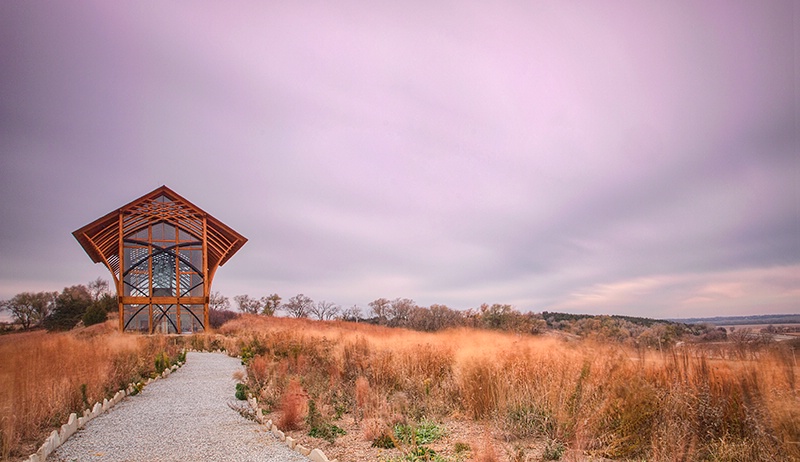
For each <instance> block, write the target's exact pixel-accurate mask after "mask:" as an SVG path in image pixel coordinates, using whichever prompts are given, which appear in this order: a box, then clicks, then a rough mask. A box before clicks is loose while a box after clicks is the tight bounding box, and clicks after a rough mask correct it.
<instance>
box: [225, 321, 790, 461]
mask: <svg viewBox="0 0 800 462" xmlns="http://www.w3.org/2000/svg"><path fill="white" fill-rule="evenodd" d="M221 333H222V334H223V335H225V336H226V337H225V340H224V343H225V344H226V347H227V348H228V349H229V350H230V351H231V352H233V353H237V352H242V351H245V352H247V354H248V355H249V356H252V359H251V360H250V361H249V363H248V380H249V385H250V388H251V390H252V391H255V392H256V393H258V394H260V397H261V401H262V402H265V403H267V404H270V403H271V404H273V405H274V407H275V409H277V410H279V409H280V404H281V403H280V398H281V397H282V396H286V393H287V389H288V387H289V384H290V383H295V384H297V383H301V384H302V386H303V389H304V392H305V393H307V394H308V396H309V397H310V398H311V399H314V400H315V402H316V403H317V404H318V406H319V407H320V408H321V410H322V412H323V414H326V415H327V416H329V417H330V416H333V415H334V413H339V414H341V412H343V411H344V412H348V413H354V414H355V415H354V417H355V419H356V421H359V420H360V421H362V422H363V426H364V433H365V434H369V435H375V431H374V429H375V421H376V420H378V421H381V422H383V423H384V424H386V425H391V424H393V423H398V422H403V421H408V420H413V421H419V420H421V419H424V418H434V419H436V418H444V417H447V418H461V419H472V420H477V421H481V422H484V423H486V424H487V425H489V426H490V427H492V428H493V429H494V430H495V434H501V435H503V436H504V437H505V438H506V439H516V438H518V439H525V438H535V439H540V440H542V441H545V442H547V444H548V445H551V446H552V447H563V448H564V450H565V454H564V457H565V458H567V459H570V458H572V459H579V458H581V457H584V456H585V455H587V454H589V455H595V456H601V457H608V458H613V459H635V460H641V459H646V460H652V461H678V460H719V461H723V460H725V461H739V460H740V461H762V460H763V461H767V460H770V461H773V460H800V444H798V442H800V400H799V397H798V390H797V366H796V363H795V360H794V358H793V356H792V352H791V351H790V350H788V349H786V348H782V347H780V346H776V345H773V346H771V347H764V348H763V349H761V350H760V351H758V352H757V354H756V355H754V356H753V357H752V359H746V360H745V359H730V358H731V357H732V356H731V355H728V356H719V355H717V354H715V355H713V356H712V355H711V354H709V353H708V351H707V350H705V349H704V348H703V347H702V346H685V347H683V348H678V349H672V350H669V351H664V352H658V351H648V350H634V349H630V348H625V347H621V346H619V345H611V344H602V343H592V342H565V341H563V340H559V339H556V338H550V337H535V336H526V335H523V336H520V335H515V334H504V333H500V332H489V331H481V330H472V329H458V330H452V331H445V332H439V333H420V332H412V331H405V330H402V329H388V328H383V327H376V326H369V325H363V324H351V323H343V322H314V321H309V320H293V319H281V318H263V317H255V316H254V317H249V316H248V317H243V318H242V319H239V320H235V321H232V322H229V323H228V324H226V325H225V326H223V328H222V329H221ZM715 348H719V347H718V346H717V347H715ZM719 357H724V358H728V359H718V358H719ZM293 386H294V385H293ZM297 393H298V392H297V390H294V391H292V394H293V395H295V396H296V395H297Z"/></svg>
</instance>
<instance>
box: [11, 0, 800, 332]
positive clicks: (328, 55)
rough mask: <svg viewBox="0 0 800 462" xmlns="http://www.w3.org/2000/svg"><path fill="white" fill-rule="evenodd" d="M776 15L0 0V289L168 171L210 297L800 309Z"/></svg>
mask: <svg viewBox="0 0 800 462" xmlns="http://www.w3.org/2000/svg"><path fill="white" fill-rule="evenodd" d="M796 5H797V4H796V3H795V2H793V1H791V0H788V1H769V0H768V1H763V2H762V1H758V2H757V1H752V2H750V1H742V2H730V1H720V2H708V1H694V0H693V1H687V2H680V1H665V2H639V1H630V2H625V1H604V2H595V1H591V2H589V1H587V2H539V1H511V2H502V1H491V2H487V1H477V2H470V1H452V2H447V1H410V2H408V1H403V2H384V1H375V2H365V1H336V2H330V1H297V2H278V1H253V2H243V1H238V2H216V1H207V2H204V1H192V2H189V1H172V2H164V1H154V2H147V1H135V2H122V1H119V2H107V1H80V2H46V1H22V0H9V1H3V2H0V63H1V64H0V156H1V157H0V177H1V178H2V181H0V198H1V199H2V200H1V201H0V299H5V298H10V297H11V296H13V295H14V294H16V293H18V292H21V291H28V290H60V289H61V288H63V287H64V286H67V285H72V284H77V283H85V282H88V281H89V280H91V279H94V278H96V277H98V276H102V277H105V278H107V279H110V277H109V275H108V272H107V270H106V269H105V267H103V266H102V265H94V264H92V262H91V260H90V259H89V257H88V256H87V255H86V254H85V253H84V251H83V250H82V248H81V247H80V245H79V244H78V243H77V242H76V241H75V240H74V238H73V237H72V235H71V232H72V231H74V230H76V229H78V228H79V227H81V226H83V225H85V224H87V223H89V222H91V221H93V220H94V219H96V218H98V217H100V216H102V215H104V214H106V213H107V212H110V211H112V210H114V209H116V208H118V207H120V206H122V205H124V204H126V203H128V202H129V201H131V200H133V199H135V198H137V197H139V196H141V195H143V194H145V193H148V192H150V191H151V190H153V189H155V188H157V187H159V186H161V185H162V184H166V185H167V186H169V187H170V188H172V189H174V190H175V191H177V192H178V193H179V194H181V195H183V196H185V197H186V198H188V199H189V200H191V201H192V202H194V203H195V204H197V205H198V206H200V207H201V208H203V209H205V210H206V211H208V212H209V213H211V214H212V215H214V216H215V217H217V218H219V219H220V220H222V221H223V222H225V223H226V224H228V225H230V226H231V227H232V228H234V229H236V230H237V231H239V232H240V233H242V234H243V235H245V236H246V237H247V238H249V242H248V243H247V245H245V246H244V247H243V248H242V250H241V251H240V252H239V253H238V254H237V255H236V256H234V257H233V258H232V259H231V260H230V261H229V262H228V263H227V264H226V265H225V266H223V267H222V268H221V269H220V270H219V271H218V272H217V275H216V278H215V280H214V285H213V289H214V290H218V291H220V292H222V293H223V294H224V295H227V296H229V297H232V296H234V295H237V294H244V293H247V294H250V295H253V296H261V295H267V294H269V293H273V292H277V293H278V294H280V295H281V296H283V297H284V299H288V298H289V297H290V296H292V295H295V294H297V293H304V294H306V295H308V296H310V297H312V298H313V299H315V300H328V301H332V302H336V303H338V304H340V305H342V306H345V307H347V306H351V305H353V304H357V305H360V306H362V307H366V305H367V303H368V302H370V301H371V300H374V299H376V298H379V297H386V298H395V297H408V298H412V299H414V300H416V301H417V303H419V304H420V305H424V306H427V305H430V304H433V303H443V304H446V305H448V306H450V307H452V308H458V309H467V308H471V307H477V306H479V305H480V304H481V303H484V302H487V303H509V304H512V305H514V306H515V307H517V308H518V309H520V310H522V311H534V312H540V311H544V310H547V311H566V312H574V313H608V314H626V315H636V316H648V317H657V318H669V317H689V316H712V315H743V314H766V313H799V312H800V154H798V153H799V152H800V149H798V146H799V144H798V133H799V132H800V126H799V125H798V114H799V113H800V110H799V109H798V108H799V107H800V97H799V96H798V94H799V93H800V92H799V91H798V88H799V86H798V80H799V78H798V75H800V71H799V69H800V51H799V50H800V45H799V44H800V32H799V31H798V26H797V24H800V11H798V10H799V8H798V7H797V6H796Z"/></svg>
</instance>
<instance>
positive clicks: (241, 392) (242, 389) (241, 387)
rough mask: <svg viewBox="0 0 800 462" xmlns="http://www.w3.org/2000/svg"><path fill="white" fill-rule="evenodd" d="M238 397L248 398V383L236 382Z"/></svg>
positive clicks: (242, 399) (239, 398) (241, 398)
mask: <svg viewBox="0 0 800 462" xmlns="http://www.w3.org/2000/svg"><path fill="white" fill-rule="evenodd" d="M236 399H238V400H241V401H244V400H246V399H247V385H245V384H243V383H237V384H236Z"/></svg>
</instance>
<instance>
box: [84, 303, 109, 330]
mask: <svg viewBox="0 0 800 462" xmlns="http://www.w3.org/2000/svg"><path fill="white" fill-rule="evenodd" d="M82 319H83V325H84V326H91V325H94V324H100V323H101V322H105V321H106V320H107V319H108V311H106V308H105V307H104V306H103V305H101V304H99V303H92V304H91V305H89V307H88V308H86V312H85V313H83V318H82Z"/></svg>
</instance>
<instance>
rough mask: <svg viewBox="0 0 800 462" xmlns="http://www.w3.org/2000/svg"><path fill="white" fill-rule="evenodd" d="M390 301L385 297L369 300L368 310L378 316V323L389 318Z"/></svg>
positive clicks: (384, 321) (382, 322) (383, 322)
mask: <svg viewBox="0 0 800 462" xmlns="http://www.w3.org/2000/svg"><path fill="white" fill-rule="evenodd" d="M390 307H391V302H390V301H389V300H387V299H385V298H378V299H375V300H373V301H371V302H369V308H370V312H371V313H372V314H374V315H375V317H376V318H378V324H386V321H387V320H388V319H389V308H390Z"/></svg>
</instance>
